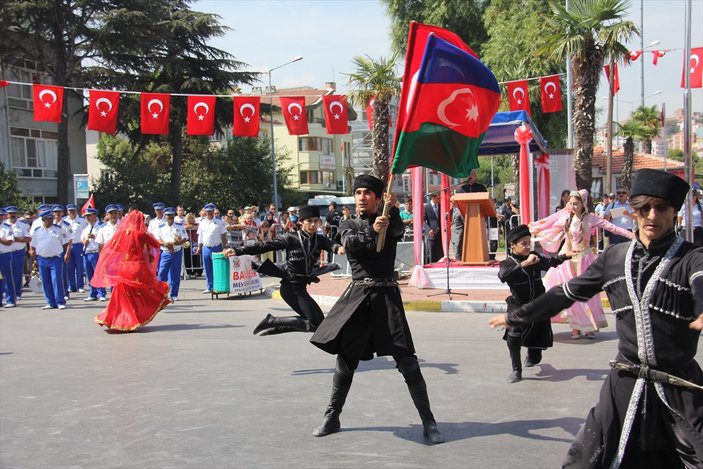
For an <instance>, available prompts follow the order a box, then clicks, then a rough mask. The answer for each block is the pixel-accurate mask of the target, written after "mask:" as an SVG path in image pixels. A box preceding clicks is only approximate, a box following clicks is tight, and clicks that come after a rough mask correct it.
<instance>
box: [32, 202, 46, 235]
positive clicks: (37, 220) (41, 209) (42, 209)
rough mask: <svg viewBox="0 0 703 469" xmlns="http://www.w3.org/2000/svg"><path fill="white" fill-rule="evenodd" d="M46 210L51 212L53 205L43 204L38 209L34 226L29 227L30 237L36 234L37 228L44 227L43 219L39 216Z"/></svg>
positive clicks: (33, 222)
mask: <svg viewBox="0 0 703 469" xmlns="http://www.w3.org/2000/svg"><path fill="white" fill-rule="evenodd" d="M44 210H51V205H49V204H41V205H39V206H38V207H37V216H36V217H35V218H34V220H33V221H32V224H31V225H29V236H32V233H34V230H36V229H37V228H39V227H40V226H42V219H41V217H40V216H39V214H40V213H42V212H43V211H44Z"/></svg>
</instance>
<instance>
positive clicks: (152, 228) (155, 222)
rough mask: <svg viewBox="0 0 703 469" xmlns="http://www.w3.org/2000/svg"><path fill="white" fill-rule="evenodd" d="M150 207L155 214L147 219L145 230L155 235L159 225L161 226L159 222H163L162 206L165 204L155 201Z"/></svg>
mask: <svg viewBox="0 0 703 469" xmlns="http://www.w3.org/2000/svg"><path fill="white" fill-rule="evenodd" d="M152 207H153V208H154V214H155V216H154V218H152V219H151V220H150V221H149V226H148V227H147V230H148V231H149V233H151V234H152V235H154V237H156V232H157V231H158V230H159V226H161V223H163V222H164V208H165V207H166V205H165V204H164V203H162V202H156V203H154V204H152Z"/></svg>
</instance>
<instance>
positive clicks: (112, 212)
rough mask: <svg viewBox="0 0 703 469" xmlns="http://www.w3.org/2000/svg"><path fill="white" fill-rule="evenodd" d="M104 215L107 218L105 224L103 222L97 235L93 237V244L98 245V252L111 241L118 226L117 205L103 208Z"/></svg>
mask: <svg viewBox="0 0 703 469" xmlns="http://www.w3.org/2000/svg"><path fill="white" fill-rule="evenodd" d="M105 213H107V217H108V218H107V222H105V223H104V224H103V225H102V226H101V227H100V230H99V231H98V235H97V236H96V237H95V242H96V243H98V246H99V250H100V251H102V249H103V248H104V247H105V245H106V244H107V243H108V241H110V240H111V239H112V236H113V235H114V234H115V230H116V229H117V225H119V224H120V220H119V218H118V217H119V210H118V209H117V205H115V204H110V205H108V206H107V207H105Z"/></svg>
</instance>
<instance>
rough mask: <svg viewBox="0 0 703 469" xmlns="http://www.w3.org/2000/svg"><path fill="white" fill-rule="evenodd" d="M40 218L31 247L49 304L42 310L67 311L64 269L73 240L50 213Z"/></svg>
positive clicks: (45, 212) (47, 212) (46, 212)
mask: <svg viewBox="0 0 703 469" xmlns="http://www.w3.org/2000/svg"><path fill="white" fill-rule="evenodd" d="M40 217H41V219H42V226H40V227H39V228H37V229H36V230H35V231H34V234H33V235H32V242H31V243H30V247H31V248H32V252H31V254H32V257H33V258H36V259H37V265H38V266H39V275H40V277H41V282H42V286H43V287H44V297H45V298H46V303H47V304H46V306H44V307H43V308H42V309H54V308H58V309H66V296H65V292H64V284H63V268H64V265H65V264H66V262H68V257H69V253H68V249H69V248H70V246H71V238H70V236H69V234H68V232H67V231H66V230H65V229H63V228H62V227H61V226H59V225H55V224H54V222H53V215H52V213H51V212H50V211H48V210H45V211H43V212H42V213H41V215H40Z"/></svg>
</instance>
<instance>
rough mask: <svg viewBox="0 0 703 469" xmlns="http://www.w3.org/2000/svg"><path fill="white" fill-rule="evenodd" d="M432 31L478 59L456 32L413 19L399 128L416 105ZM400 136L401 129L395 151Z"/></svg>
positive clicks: (402, 89)
mask: <svg viewBox="0 0 703 469" xmlns="http://www.w3.org/2000/svg"><path fill="white" fill-rule="evenodd" d="M430 33H432V34H434V35H435V36H436V37H439V38H441V39H444V40H445V41H447V42H448V43H450V44H452V45H454V46H456V47H458V48H459V49H461V50H463V51H465V52H467V53H468V54H470V55H472V56H474V57H476V58H477V59H478V54H476V52H474V50H473V49H471V47H469V46H468V45H467V44H466V43H465V42H464V41H462V40H461V38H460V37H459V36H457V35H456V33H454V32H452V31H449V30H446V29H442V28H440V27H438V26H431V25H429V24H422V23H417V22H415V21H411V22H410V27H409V28H408V47H407V52H406V54H405V69H404V71H403V86H402V88H401V90H400V104H399V105H398V119H397V120H396V124H397V127H396V128H397V129H402V128H403V126H404V125H405V119H406V118H407V114H408V111H409V110H410V109H411V108H412V107H413V106H414V103H415V91H416V90H417V73H418V71H419V70H420V65H421V64H422V56H423V54H424V53H425V46H426V45H427V38H428V37H429V36H430ZM398 138H400V131H398V132H396V133H395V141H394V142H393V152H394V153H395V148H396V146H397V145H398Z"/></svg>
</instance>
